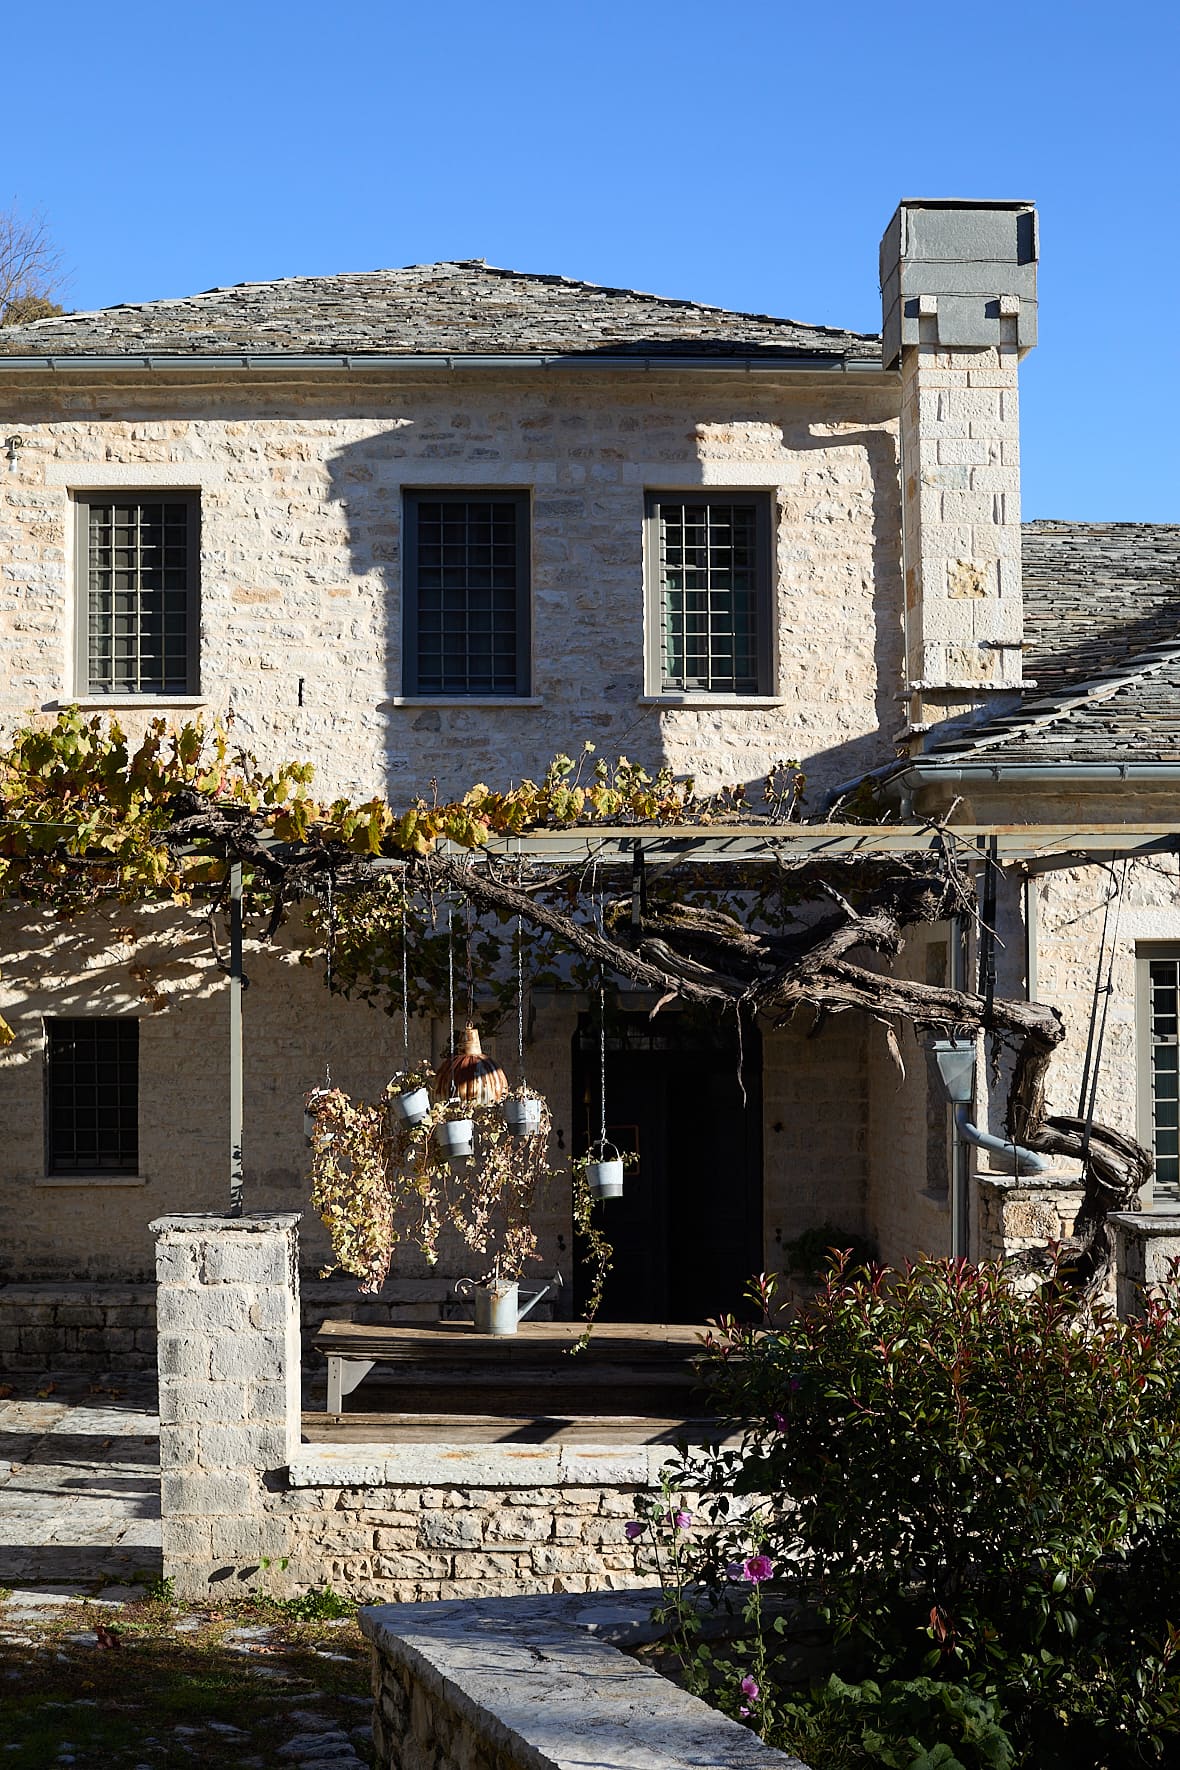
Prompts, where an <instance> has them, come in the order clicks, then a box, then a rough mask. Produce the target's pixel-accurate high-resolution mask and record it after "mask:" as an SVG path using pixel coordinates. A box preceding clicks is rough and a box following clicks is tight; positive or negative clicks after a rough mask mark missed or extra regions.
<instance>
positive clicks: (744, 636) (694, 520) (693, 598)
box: [647, 492, 772, 694]
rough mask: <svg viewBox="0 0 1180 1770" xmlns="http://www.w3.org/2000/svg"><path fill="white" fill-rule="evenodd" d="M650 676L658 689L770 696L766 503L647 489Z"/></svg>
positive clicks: (747, 497) (748, 497) (728, 494)
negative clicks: (650, 588) (651, 592)
mask: <svg viewBox="0 0 1180 1770" xmlns="http://www.w3.org/2000/svg"><path fill="white" fill-rule="evenodd" d="M647 523H648V535H647V557H648V563H649V573H650V576H651V578H652V579H653V583H652V591H653V594H652V604H653V606H652V609H651V617H650V619H649V623H648V626H649V633H650V635H651V654H652V655H651V656H650V657H649V668H648V677H649V682H650V684H651V686H652V687H653V688H656V689H657V691H658V692H661V693H676V692H680V693H684V694H769V693H770V691H771V686H772V657H771V622H770V582H771V575H770V564H771V561H770V501H769V499H768V498H765V497H759V496H757V495H752V494H744V495H741V494H735V493H733V492H723V493H721V492H719V493H694V494H693V495H692V496H691V497H686V496H684V495H683V494H677V495H670V494H668V493H656V494H652V495H651V496H650V497H649V498H648V506H647Z"/></svg>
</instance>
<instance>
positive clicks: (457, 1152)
mask: <svg viewBox="0 0 1180 1770" xmlns="http://www.w3.org/2000/svg"><path fill="white" fill-rule="evenodd" d="M474 1136H475V1120H474V1119H443V1120H442V1122H441V1123H440V1124H437V1125H436V1126H435V1127H434V1140H435V1142H436V1143H437V1144H438V1150H439V1154H440V1155H441V1156H442V1158H443V1160H444V1161H445V1162H454V1161H458V1160H459V1159H460V1157H462V1156H466V1155H470V1154H471V1153H472V1139H473V1137H474Z"/></svg>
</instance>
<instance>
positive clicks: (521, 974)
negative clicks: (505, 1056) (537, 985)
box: [516, 916, 524, 1088]
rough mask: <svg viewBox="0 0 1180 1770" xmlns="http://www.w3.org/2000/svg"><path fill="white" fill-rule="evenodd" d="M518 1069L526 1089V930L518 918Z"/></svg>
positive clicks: (521, 1082) (522, 1085) (521, 1081)
mask: <svg viewBox="0 0 1180 1770" xmlns="http://www.w3.org/2000/svg"><path fill="white" fill-rule="evenodd" d="M516 1068H517V1071H518V1073H519V1075H520V1085H521V1087H522V1088H523V1087H524V929H523V926H522V924H521V919H520V917H519V916H517V918H516Z"/></svg>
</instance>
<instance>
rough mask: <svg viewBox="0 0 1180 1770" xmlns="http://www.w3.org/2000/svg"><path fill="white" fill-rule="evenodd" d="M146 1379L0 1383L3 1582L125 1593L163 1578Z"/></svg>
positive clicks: (154, 1424) (153, 1418) (155, 1447)
mask: <svg viewBox="0 0 1180 1770" xmlns="http://www.w3.org/2000/svg"><path fill="white" fill-rule="evenodd" d="M159 1460H160V1459H159V1421H158V1418H157V1415H156V1393H155V1381H154V1378H152V1377H148V1376H139V1375H131V1376H123V1375H116V1376H110V1377H103V1376H90V1375H85V1376H83V1375H61V1376H54V1375H52V1374H50V1375H47V1376H42V1377H37V1378H33V1377H26V1376H13V1377H8V1378H5V1379H3V1380H0V1586H7V1587H14V1588H28V1587H37V1588H40V1589H41V1590H45V1591H56V1592H60V1593H62V1594H77V1595H79V1596H83V1595H88V1596H96V1597H97V1596H109V1597H115V1596H123V1595H124V1594H126V1595H127V1596H130V1595H131V1590H132V1589H136V1588H137V1589H138V1592H139V1593H142V1591H143V1589H144V1587H145V1586H146V1585H149V1584H150V1583H151V1582H152V1581H154V1580H157V1579H158V1578H159V1577H160V1572H161V1562H160V1479H159Z"/></svg>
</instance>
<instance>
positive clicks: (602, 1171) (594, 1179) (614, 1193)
mask: <svg viewBox="0 0 1180 1770" xmlns="http://www.w3.org/2000/svg"><path fill="white" fill-rule="evenodd" d="M586 1180H587V1183H588V1184H589V1187H590V1190H591V1192H592V1193H593V1194H594V1196H595V1198H622V1196H623V1158H622V1156H621V1155H620V1154H619V1152H618V1150H617V1149H616V1148H615V1146H614V1144H613V1143H596V1144H594V1145H593V1147H592V1148H591V1150H590V1160H589V1161H588V1162H587V1163H586Z"/></svg>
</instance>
